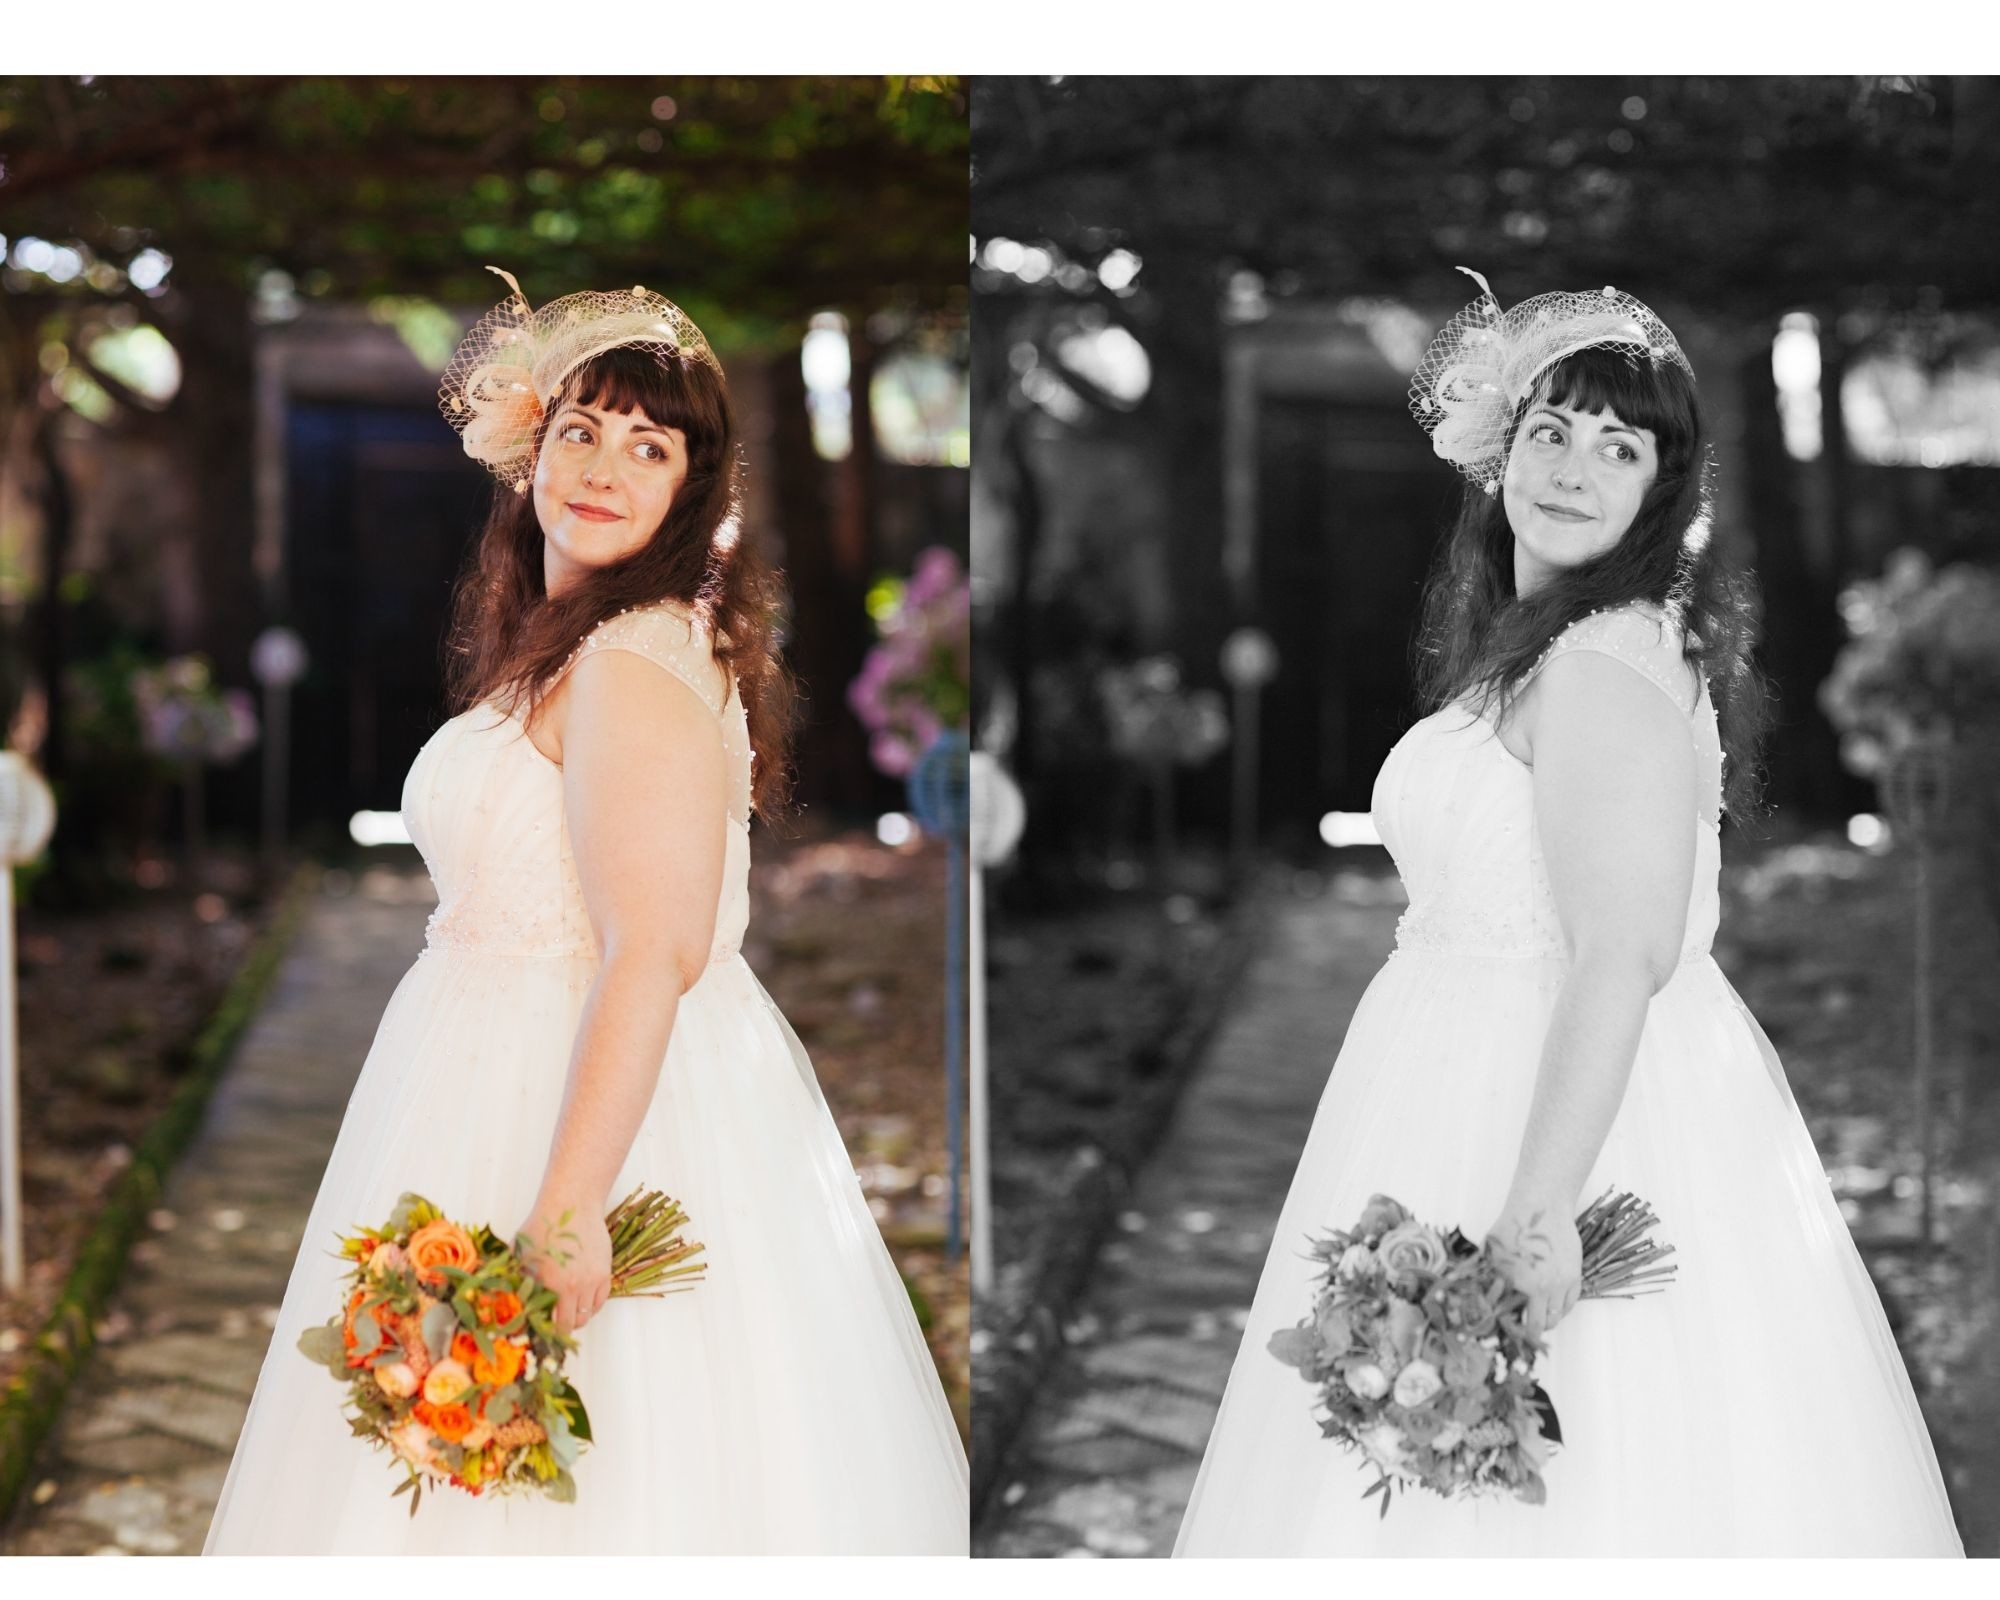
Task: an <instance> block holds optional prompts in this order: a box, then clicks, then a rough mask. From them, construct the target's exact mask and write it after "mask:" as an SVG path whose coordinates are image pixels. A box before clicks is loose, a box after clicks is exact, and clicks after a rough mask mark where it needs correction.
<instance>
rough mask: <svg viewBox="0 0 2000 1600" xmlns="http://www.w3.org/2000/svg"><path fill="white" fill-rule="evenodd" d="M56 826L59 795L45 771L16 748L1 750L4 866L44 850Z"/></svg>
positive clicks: (0, 815)
mask: <svg viewBox="0 0 2000 1600" xmlns="http://www.w3.org/2000/svg"><path fill="white" fill-rule="evenodd" d="M55 828H56V797H55V795H54V794H53V793H52V792H51V791H50V789H49V786H48V784H47V783H45V782H44V781H43V779H42V775H41V774H40V773H39V772H37V771H36V770H35V769H34V768H33V767H31V766H29V765H28V763H27V761H26V760H25V759H23V758H22V757H21V756H19V755H17V754H15V752H13V751H12V750H0V866H7V867H16V866H19V865H20V864H21V863H22V862H23V861H32V860H34V859H35V857H36V856H38V855H40V854H41V853H42V847H43V846H44V845H46V844H47V843H48V842H49V835H50V834H52V833H54V832H55Z"/></svg>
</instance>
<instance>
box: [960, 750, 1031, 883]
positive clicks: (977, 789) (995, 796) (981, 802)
mask: <svg viewBox="0 0 2000 1600" xmlns="http://www.w3.org/2000/svg"><path fill="white" fill-rule="evenodd" d="M1027 825H1028V803H1027V801H1026V800H1024V799H1023V798H1022V797H1021V788H1020V785H1019V784H1017V783H1015V782H1014V780H1013V779H1012V778H1011V777H1009V776H1008V775H1007V769H1006V768H1005V767H1003V766H1001V765H1000V763H999V762H998V761H996V760H994V759H993V757H992V756H990V755H988V754H987V753H986V752H985V751H984V750H975V751H973V753H972V827H971V830H970V831H971V835H972V837H971V840H970V844H971V849H972V861H973V865H975V866H977V867H981V868H984V867H994V866H998V865H999V864H1000V863H1001V862H1003V861H1005V860H1006V859H1007V858H1008V857H1009V856H1010V855H1012V854H1013V853H1014V846H1015V845H1017V844H1019V843H1020V842H1021V830H1022V829H1024V828H1025V827H1026V826H1027Z"/></svg>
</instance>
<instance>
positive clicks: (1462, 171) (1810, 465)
mask: <svg viewBox="0 0 2000 1600" xmlns="http://www.w3.org/2000/svg"><path fill="white" fill-rule="evenodd" d="M971 116H972V225H973V240H972V251H973V266H972V304H973V361H972V371H973V405H974V411H973V473H972V479H973V481H972V506H971V518H972V526H971V552H972V604H973V616H974V631H975V640H976V647H975V656H974V675H973V729H974V746H975V756H974V762H975V767H974V805H973V833H972V840H971V848H972V852H973V856H974V859H975V863H976V877H977V879H978V881H979V883H980V884H981V886H982V888H981V893H982V899H981V901H980V902H979V905H980V907H981V910H980V911H979V913H978V914H977V922H976V926H975V929H974V934H975V939H976V940H977V941H979V947H980V948H981V950H982V951H983V962H984V965H983V976H984V983H985V1000H986V1005H987V1008H988V1010H987V1024H986V1025H987V1028H988V1041H987V1055H986V1057H985V1060H984V1073H985V1075H984V1079H983V1090H984V1100H983V1104H984V1108H985V1109H984V1114H983V1116H979V1117H978V1118H977V1119H976V1130H975V1145H976V1149H975V1156H974V1161H975V1167H976V1168H977V1169H978V1171H979V1173H980V1179H979V1181H978V1182H977V1183H976V1184H975V1193H976V1194H977V1195H979V1196H982V1197H983V1196H989V1195H990V1200H989V1201H988V1202H987V1204H986V1205H985V1207H984V1210H983V1214H982V1228H983V1230H984V1236H985V1237H986V1238H987V1239H989V1240H990V1241H991V1245H990V1250H989V1251H988V1252H987V1253H986V1254H985V1255H984V1256H983V1257H982V1258H981V1259H979V1260H978V1261H977V1262H976V1268H975V1270H976V1277H975V1305H974V1319H973V1335H972V1348H973V1418H974V1427H973V1456H972V1506H973V1551H974V1554H975V1555H976V1556H985V1557H994V1558H999V1557H1059V1556H1101V1557H1145V1556H1162V1557H1163V1556H1168V1555H1179V1556H1344V1555H1354V1556H1376V1555H1397V1556H1665V1555H1697V1556H1744V1555H1775V1556H1791V1557H1812V1556H1858V1555H1895V1556H1950V1557H1956V1556H1960V1555H1966V1556H1982V1555H1983V1556H1991V1555H1994V1554H1996V1553H2000V1515H1996V1510H1995V1508H1996V1507H2000V1449H1996V1444H1995V1441H1996V1439H2000V1072H1997V1071H1996V1061H2000V1056H1996V1040H2000V985H1996V984H1995V983H1994V981H1993V974H1994V972H1995V971H1996V970H2000V846H1996V840H2000V276H1996V275H1995V273H1994V271H1993V266H1992V264H1993V262H1994V261H1995V260H1996V259H2000V207H1996V201H1995V197H1996V195H2000V172H1997V171H1996V150H2000V89H1996V86H1995V84H1994V83H1993V82H1992V81H1991V80H1984V79H1972V78H1951V77H1869V76H1861V77H1810V78H1807V77H1798V78H1791V77H1784V78H1780V77H1728V78H1724V77H1716V78H1675V77H1640V76H1633V77H1603V78H1565V77H1534V78H1530V77H1523V78H1501V77H1472V78H1422V77H1419V78H1381V79H1363V78H1227V79H1224V78H1190V77H1171V78H1170V77H1119V78H1076V77H1033V78H1028V77H1009V78H981V79H978V80H976V81H975V83H974V86H973V91H972V97H971ZM981 1104H982V1102H981V1099H980V1091H979V1089H977V1088H976V1089H975V1108H976V1110H977V1108H978V1107H979V1106H980V1105H981Z"/></svg>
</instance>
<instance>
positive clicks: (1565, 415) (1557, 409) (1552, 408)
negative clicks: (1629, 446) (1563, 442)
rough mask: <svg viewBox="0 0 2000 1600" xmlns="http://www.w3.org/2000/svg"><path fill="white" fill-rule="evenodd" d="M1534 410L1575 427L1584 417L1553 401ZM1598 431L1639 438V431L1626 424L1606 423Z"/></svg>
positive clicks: (1544, 402) (1547, 401) (1580, 413)
mask: <svg viewBox="0 0 2000 1600" xmlns="http://www.w3.org/2000/svg"><path fill="white" fill-rule="evenodd" d="M1535 409H1536V410H1537V411H1546V412H1548V413H1549V414H1550V415H1551V416H1554V417H1557V418H1560V419H1561V420H1562V421H1564V422H1566V423H1569V424H1571V425H1572V426H1574V425H1575V423H1576V420H1577V418H1579V417H1581V416H1583V415H1584V413H1583V412H1581V411H1572V410H1570V409H1569V407H1567V406H1559V405H1557V404H1556V403H1555V402H1554V401H1553V400H1544V401H1542V402H1541V404H1539V405H1538V406H1536V407H1535ZM1599 431H1600V432H1603V433H1629V434H1630V435H1631V436H1632V437H1633V438H1635V439H1636V438H1638V437H1639V430H1638V429H1637V428H1635V427H1633V426H1632V425H1631V424H1630V423H1628V422H1607V423H1605V424H1604V426H1603V428H1602V429H1601V430H1599Z"/></svg>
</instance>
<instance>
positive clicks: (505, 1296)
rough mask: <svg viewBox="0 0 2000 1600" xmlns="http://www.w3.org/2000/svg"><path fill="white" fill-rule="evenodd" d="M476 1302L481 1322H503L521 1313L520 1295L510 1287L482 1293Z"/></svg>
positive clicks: (511, 1319) (509, 1320) (507, 1321)
mask: <svg viewBox="0 0 2000 1600" xmlns="http://www.w3.org/2000/svg"><path fill="white" fill-rule="evenodd" d="M476 1303H477V1305H478V1307H479V1320H480V1321H481V1322H491V1323H499V1324H505V1323H509V1322H512V1321H513V1320H514V1319H515V1318H516V1317H518V1316H519V1315H520V1314H521V1297H520V1296H519V1295H517V1294H515V1293H514V1291H513V1290H511V1289H496V1290H494V1291H493V1292H492V1293H491V1294H482V1295H481V1296H479V1298H478V1301H477V1302H476Z"/></svg>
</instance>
